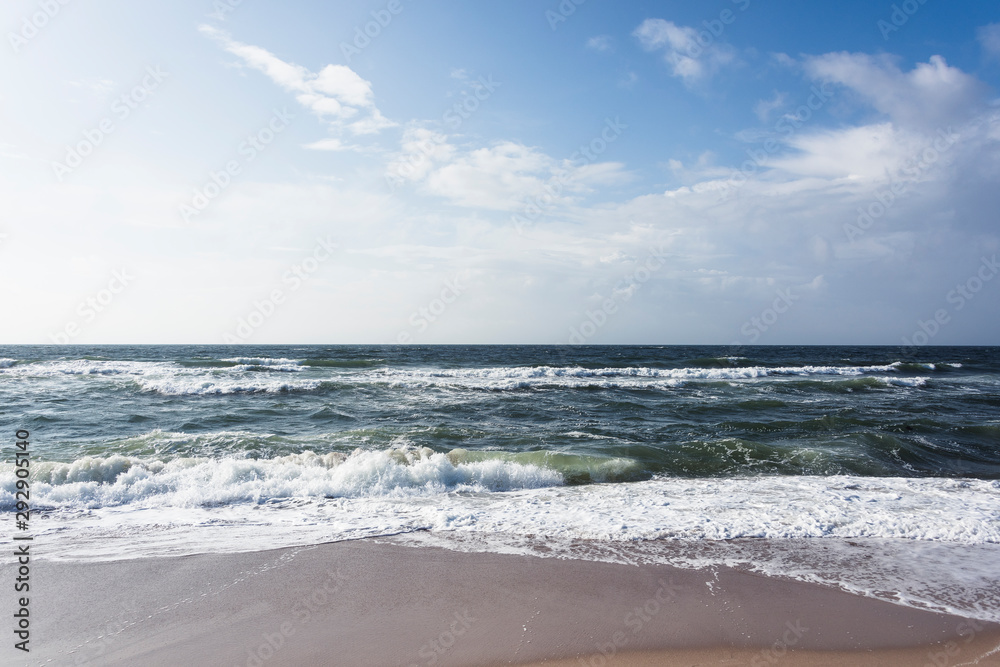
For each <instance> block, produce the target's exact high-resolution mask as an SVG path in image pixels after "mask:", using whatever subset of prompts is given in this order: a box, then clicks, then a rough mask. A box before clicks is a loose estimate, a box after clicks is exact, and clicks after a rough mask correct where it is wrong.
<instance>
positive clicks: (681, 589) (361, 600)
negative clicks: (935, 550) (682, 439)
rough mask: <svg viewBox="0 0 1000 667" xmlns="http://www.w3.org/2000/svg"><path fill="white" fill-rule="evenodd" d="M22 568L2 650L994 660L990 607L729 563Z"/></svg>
mask: <svg viewBox="0 0 1000 667" xmlns="http://www.w3.org/2000/svg"><path fill="white" fill-rule="evenodd" d="M664 548H669V545H664ZM9 571H10V568H9V566H8V565H7V564H4V565H3V566H0V576H5V577H7V576H8V575H9ZM32 577H33V580H34V582H37V583H33V586H32V594H33V595H34V596H35V597H34V599H33V600H32V615H33V619H32V644H31V646H32V650H31V653H30V655H28V656H27V657H28V658H29V659H28V660H27V661H26V662H20V660H22V657H21V656H19V655H12V654H15V653H19V652H16V651H13V650H12V649H11V648H10V647H5V648H4V649H3V653H2V655H4V656H5V657H4V660H6V659H7V658H13V659H15V661H16V662H13V663H11V664H31V665H35V664H43V663H44V664H56V665H60V664H92V665H118V664H121V665H125V664H142V665H178V664H187V665H202V664H204V665H241V666H242V665H246V666H247V667H263V666H264V665H312V664H337V665H404V666H409V665H456V666H457V665H469V666H474V665H475V666H479V665H483V666H485V665H500V664H504V665H517V664H519V665H539V664H545V665H551V666H553V667H562V666H565V667H569V666H570V665H574V666H577V667H578V666H579V665H590V666H591V667H602V666H603V665H604V664H605V663H606V664H607V665H612V664H616V665H622V666H623V667H631V666H633V665H634V666H636V667H640V666H644V665H654V664H655V665H671V664H678V665H680V664H685V665H692V664H719V665H739V664H750V665H757V664H759V665H771V664H778V663H779V662H780V664H782V665H809V666H812V665H823V664H831V665H832V664H851V665H873V666H874V665H883V664H884V665H907V664H913V665H920V666H921V667H922V666H923V665H925V664H932V665H935V667H950V666H957V665H960V664H978V665H988V664H1000V653H993V654H992V655H989V656H986V657H983V656H984V654H986V653H988V652H989V651H990V650H992V649H994V648H995V647H997V646H1000V625H998V624H992V623H987V622H983V621H975V620H970V619H966V618H962V617H960V616H950V615H946V614H940V613H935V612H930V611H924V610H919V609H914V608H911V607H904V606H901V605H896V604H892V603H889V602H885V601H882V600H877V599H872V598H866V597H860V596H856V595H852V594H849V593H845V592H843V591H840V590H836V589H833V588H829V587H826V586H821V585H818V584H811V583H805V582H799V581H793V580H788V579H783V578H777V577H767V576H763V575H759V574H754V573H749V572H745V571H740V570H734V569H730V568H726V567H713V568H708V569H702V570H693V569H691V570H689V569H679V568H675V567H672V566H668V565H622V564H614V563H606V562H596V561H583V560H568V559H567V560H564V559H556V558H539V557H535V556H524V555H508V554H496V553H482V552H480V553H469V552H459V551H450V550H446V549H442V548H438V547H432V546H420V547H414V546H402V545H400V544H396V543H393V541H392V540H391V539H390V540H386V539H379V540H371V539H369V540H357V541H349V542H336V543H329V544H321V545H315V546H309V547H298V548H286V549H277V550H272V551H259V552H248V553H237V554H225V555H219V554H204V555H196V556H182V557H171V558H140V559H133V560H121V561H106V562H89V563H83V562H66V561H38V562H37V563H35V564H34V565H33V570H32ZM948 642H952V644H949V643H948ZM977 659H978V660H979V662H976V663H972V662H971V661H973V660H977ZM935 660H936V661H937V663H938V664H935Z"/></svg>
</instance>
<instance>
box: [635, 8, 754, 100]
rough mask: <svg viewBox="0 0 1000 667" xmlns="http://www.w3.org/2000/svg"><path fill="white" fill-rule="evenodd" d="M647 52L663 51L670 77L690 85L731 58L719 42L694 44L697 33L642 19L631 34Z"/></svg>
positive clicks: (730, 60) (728, 61)
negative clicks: (671, 74) (704, 44)
mask: <svg viewBox="0 0 1000 667" xmlns="http://www.w3.org/2000/svg"><path fill="white" fill-rule="evenodd" d="M632 34H633V35H634V36H635V37H636V38H637V39H638V40H639V44H641V45H642V47H643V48H644V49H646V50H647V51H660V50H662V51H663V59H664V60H666V61H667V64H668V65H670V69H671V72H672V73H673V75H674V76H676V77H679V78H681V79H683V80H684V82H685V83H689V84H690V83H694V82H697V81H700V80H702V79H705V78H707V77H709V76H711V75H712V74H714V73H715V72H717V71H718V70H719V69H720V68H721V67H722V66H723V65H727V64H729V63H731V62H733V60H734V59H735V55H734V53H733V49H732V48H731V47H730V46H728V45H726V44H722V43H719V42H712V43H710V44H708V45H707V46H702V45H700V44H699V43H698V31H697V30H695V29H694V28H690V27H686V26H679V25H677V24H675V23H674V22H672V21H666V20H664V19H646V20H645V21H643V22H642V24H641V25H640V26H639V27H638V28H636V29H635V31H633V33H632Z"/></svg>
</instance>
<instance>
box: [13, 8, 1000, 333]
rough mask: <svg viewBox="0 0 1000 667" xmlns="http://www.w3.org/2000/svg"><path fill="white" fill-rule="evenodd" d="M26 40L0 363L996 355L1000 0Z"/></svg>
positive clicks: (41, 30) (207, 22) (178, 11)
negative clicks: (492, 348) (926, 348)
mask: <svg viewBox="0 0 1000 667" xmlns="http://www.w3.org/2000/svg"><path fill="white" fill-rule="evenodd" d="M0 29H2V32H3V34H4V40H3V44H0V304H2V307H3V314H2V315H0V343H60V344H62V343H80V344H96V343H148V344H167V343H198V344H221V343H248V344H271V343H318V344H339V343H378V344H385V343H404V344H438V343H447V344H458V343H469V344H472V343H537V344H718V345H751V344H813V345H828V344H888V345H903V344H906V345H914V346H923V345H983V344H986V345H989V344H992V345H997V344H1000V277H998V275H997V274H998V273H1000V266H998V265H997V263H996V262H997V255H998V254H1000V224H998V223H1000V187H998V186H1000V97H998V88H1000V85H998V84H1000V5H998V4H996V3H992V2H982V1H981V0H976V1H970V0H953V1H950V2H944V1H943V0H906V1H903V2H896V3H893V2H884V3H883V2H878V1H872V0H867V1H861V0H844V1H842V2H837V3H831V2H814V1H810V2H801V1H799V2H793V1H791V0H774V1H772V2H763V1H762V0H711V1H704V2H692V1H688V2H670V1H665V0H664V1H660V2H640V1H634V2H628V1H622V2H612V1H611V0H562V2H559V1H557V0H551V1H547V0H533V1H529V0H503V1H500V0H489V1H485V0H484V1H481V2H475V3H472V2H457V1H451V2H446V1H443V0H440V1H435V0H378V1H373V2H337V3H331V2H316V1H311V0H301V1H297V2H285V3H278V2H267V1H265V0H174V1H172V2H169V3H166V2H164V3H135V2H127V1H125V0H104V1H102V2H92V3H88V2H81V1H80V0H23V1H22V0H7V2H5V3H4V8H3V9H2V10H0Z"/></svg>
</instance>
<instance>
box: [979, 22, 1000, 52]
mask: <svg viewBox="0 0 1000 667" xmlns="http://www.w3.org/2000/svg"><path fill="white" fill-rule="evenodd" d="M976 38H977V39H978V40H979V45H980V46H982V47H983V51H984V52H985V53H986V55H987V56H989V57H991V58H996V59H997V60H1000V23H990V24H989V25H984V26H982V27H981V28H979V29H978V30H976Z"/></svg>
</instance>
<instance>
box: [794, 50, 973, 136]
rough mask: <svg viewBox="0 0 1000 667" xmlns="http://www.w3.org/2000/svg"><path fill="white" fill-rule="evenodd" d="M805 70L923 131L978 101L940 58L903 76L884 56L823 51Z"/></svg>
mask: <svg viewBox="0 0 1000 667" xmlns="http://www.w3.org/2000/svg"><path fill="white" fill-rule="evenodd" d="M805 69H806V72H807V73H808V74H809V75H810V76H812V77H813V78H816V79H820V80H823V81H830V82H833V83H839V84H841V85H843V86H846V87H847V88H850V89H851V90H854V91H855V92H856V93H858V94H859V95H860V96H861V97H862V98H863V99H864V100H865V101H866V102H869V103H870V104H871V105H872V106H873V107H875V109H877V110H878V111H880V112H882V113H884V114H886V115H887V116H889V117H890V118H891V119H892V120H893V121H894V122H896V123H898V124H900V125H904V126H908V127H916V128H921V129H925V130H926V129H932V128H936V127H943V126H946V125H947V124H949V123H952V122H958V121H960V120H962V119H965V118H968V117H969V115H971V114H970V110H974V109H977V108H981V106H982V101H983V99H984V86H983V85H982V83H981V82H979V81H978V80H977V79H976V78H975V77H973V76H971V75H969V74H966V73H965V72H963V71H962V70H960V69H958V68H956V67H949V66H948V63H946V62H945V60H944V58H942V57H941V56H931V58H930V61H929V62H926V63H917V65H916V67H914V68H913V69H912V70H911V71H909V72H903V71H901V70H900V69H899V68H898V67H897V66H896V64H895V62H894V59H893V58H892V57H890V56H871V55H868V54H863V53H846V52H841V53H828V54H825V55H822V56H816V57H812V58H808V59H807V60H806V62H805Z"/></svg>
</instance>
